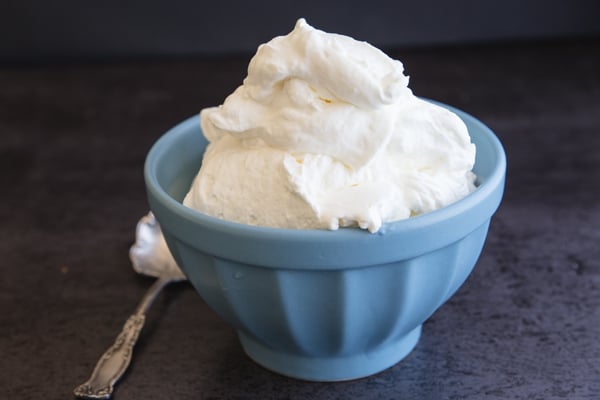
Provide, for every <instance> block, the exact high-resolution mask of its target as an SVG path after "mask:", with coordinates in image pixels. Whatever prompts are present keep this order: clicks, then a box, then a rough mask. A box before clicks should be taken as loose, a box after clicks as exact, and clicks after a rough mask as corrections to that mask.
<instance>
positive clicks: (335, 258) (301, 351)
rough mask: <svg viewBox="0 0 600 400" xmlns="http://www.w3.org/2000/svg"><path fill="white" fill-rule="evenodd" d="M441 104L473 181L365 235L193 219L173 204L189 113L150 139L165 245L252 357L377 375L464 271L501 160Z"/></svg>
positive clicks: (276, 365)
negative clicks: (461, 137)
mask: <svg viewBox="0 0 600 400" xmlns="http://www.w3.org/2000/svg"><path fill="white" fill-rule="evenodd" d="M438 104H439V103H438ZM442 106H444V107H447V108H449V109H451V110H452V111H454V112H456V113H457V114H458V115H459V116H460V118H462V119H463V121H464V122H465V123H466V125H467V127H468V129H469V134H470V136H471V140H472V141H473V143H475V145H476V146H477V156H476V162H475V167H474V172H475V174H476V175H477V177H478V179H477V184H478V188H477V189H476V190H475V191H474V192H473V193H471V194H470V195H468V196H466V197H465V198H463V199H461V200H459V201H457V202H455V203H453V204H451V205H449V206H447V207H444V208H442V209H439V210H436V211H433V212H430V213H427V214H424V215H421V216H417V217H413V218H410V219H407V220H403V221H397V222H391V223H386V224H384V225H383V227H382V229H381V230H380V231H379V232H377V233H375V234H371V233H369V232H367V231H363V230H360V229H358V228H343V229H339V230H337V231H329V230H293V229H275V228H265V227H256V226H249V225H243V224H239V223H234V222H228V221H223V220H220V219H217V218H213V217H210V216H208V215H203V214H201V213H199V212H197V211H194V210H192V209H189V208H187V207H185V206H183V205H182V204H181V201H182V199H183V197H184V196H185V194H186V192H187V191H188V189H189V187H190V185H191V182H192V180H193V178H194V176H195V175H196V173H197V171H198V168H199V167H200V164H201V160H202V154H203V152H204V149H205V147H206V145H207V142H206V140H205V138H204V136H203V134H202V131H201V129H200V123H199V118H198V117H197V116H196V117H192V118H190V119H188V120H186V121H183V122H182V123H180V124H179V125H177V126H175V127H174V128H172V129H171V130H169V131H168V132H167V133H165V134H164V135H163V136H162V137H161V138H160V139H159V140H158V141H157V142H156V143H155V144H154V146H153V147H152V149H151V150H150V152H149V154H148V156H147V159H146V164H145V181H146V186H147V192H148V199H149V203H150V208H151V210H152V211H153V212H154V214H155V216H156V218H157V219H158V221H159V222H160V224H161V226H162V230H163V233H164V235H165V239H166V241H167V244H168V246H169V249H170V250H171V252H172V253H173V256H174V257H175V259H176V261H177V262H178V264H179V265H180V266H181V268H182V269H183V270H184V272H185V274H186V275H187V276H188V278H189V280H190V282H191V283H192V285H193V286H194V287H195V289H196V290H197V291H198V293H199V294H200V296H201V297H202V298H203V299H204V300H205V301H206V303H207V304H208V305H209V306H210V307H211V308H212V309H213V310H214V311H215V312H216V313H217V314H219V315H220V316H221V317H222V318H223V319H224V320H225V321H227V322H228V323H229V324H231V326H233V327H234V328H235V329H236V330H237V332H238V335H239V338H240V341H241V344H242V346H243V348H244V350H245V351H246V353H247V354H248V355H249V356H250V357H251V358H252V359H253V360H255V361H256V362H257V363H258V364H260V365H263V366H264V367H266V368H268V369H270V370H273V371H275V372H278V373H281V374H283V375H287V376H291V377H295V378H300V379H305V380H313V381H337V380H346V379H353V378H359V377H364V376H368V375H371V374H374V373H377V372H379V371H382V370H384V369H386V368H388V367H390V366H392V365H394V364H395V363H397V362H398V361H400V360H401V359H402V358H404V357H405V356H406V355H407V354H408V353H410V351H411V350H412V349H413V348H414V347H415V345H416V344H417V342H418V340H419V337H420V334H421V326H422V324H423V322H425V321H426V320H427V319H428V318H429V317H430V316H431V315H432V314H433V313H434V312H435V311H436V310H437V309H438V308H439V307H440V306H441V305H442V304H444V302H446V301H447V300H448V299H449V298H450V296H452V295H453V294H454V293H455V292H456V290H457V289H458V288H459V287H460V285H461V284H462V283H463V282H464V281H465V279H466V278H467V276H468V275H469V274H470V272H471V271H472V269H473V267H474V265H475V263H476V261H477V259H478V257H479V255H480V252H481V250H482V247H483V244H484V241H485V238H486V234H487V231H488V226H489V223H490V218H491V217H492V214H493V213H494V212H495V211H496V209H497V208H498V206H499V204H500V201H501V198H502V194H503V189H504V179H505V170H506V158H505V154H504V151H503V148H502V145H501V143H500V142H499V140H498V139H497V138H496V136H495V135H494V133H493V132H492V131H491V130H490V129H489V128H488V127H486V126H485V125H484V124H482V123H481V122H479V121H478V120H476V119H475V118H474V117H472V116H470V115H468V114H466V113H464V112H462V111H460V110H457V109H454V108H451V107H449V106H445V105H442ZM448 334H451V332H449V333H448ZM203 345H207V344H203Z"/></svg>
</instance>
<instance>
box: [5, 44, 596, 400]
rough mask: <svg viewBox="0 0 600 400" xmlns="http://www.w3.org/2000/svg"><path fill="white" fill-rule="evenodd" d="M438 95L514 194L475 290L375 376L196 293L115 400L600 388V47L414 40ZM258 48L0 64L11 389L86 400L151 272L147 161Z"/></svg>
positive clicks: (424, 84)
mask: <svg viewBox="0 0 600 400" xmlns="http://www.w3.org/2000/svg"><path fill="white" fill-rule="evenodd" d="M390 53H391V55H393V56H394V57H396V58H399V59H401V60H402V61H403V62H404V64H405V68H406V70H407V73H408V74H409V75H410V76H411V87H412V88H413V91H414V92H415V93H416V94H417V95H420V96H424V97H429V98H434V99H437V100H440V101H443V102H446V103H449V104H452V105H455V106H457V107H459V108H462V109H464V110H466V111H468V112H470V113H471V114H473V115H475V116H476V117H478V118H480V119H481V120H483V121H484V122H485V123H487V124H488V125H489V126H490V127H491V128H492V129H493V130H494V131H495V132H496V133H497V134H498V136H499V137H500V139H501V140H502V142H503V143H504V145H505V148H506V152H507V156H508V178H507V186H506V194H505V198H504V202H503V204H502V206H501V208H500V209H499V211H498V212H497V214H496V215H495V217H494V219H493V222H492V225H491V228H490V233H489V236H488V240H487V243H486V246H485V248H484V251H483V254H482V256H481V258H480V260H479V262H478V264H477V266H476V268H475V270H474V272H473V273H472V275H471V276H470V277H469V279H468V280H467V282H466V283H465V285H464V286H463V287H462V288H461V289H460V290H459V291H458V292H457V294H456V295H455V296H454V297H453V298H452V299H451V300H450V301H449V302H448V303H447V304H446V305H444V306H443V307H441V309H440V310H438V311H437V312H436V313H435V314H434V315H433V317H432V318H431V319H430V320H428V321H427V322H426V323H425V325H424V330H423V335H422V338H421V340H420V342H419V344H418V346H417V347H416V349H415V350H414V351H413V352H412V353H411V354H410V355H409V356H408V357H407V358H406V359H404V360H403V361H402V362H400V363H399V364H397V365H396V366H394V367H392V368H390V369H388V370H386V371H384V372H382V373H380V374H377V375H375V376H372V377H369V378H365V379H360V380H356V381H351V382H343V383H309V382H301V381H296V380H293V379H288V378H285V377H281V376H278V375H276V374H273V373H271V372H269V371H266V370H264V369H263V368H261V367H259V366H257V365H255V364H254V363H253V362H252V361H250V360H249V359H248V358H247V357H246V356H245V355H244V354H243V352H242V349H241V347H240V345H239V344H238V341H237V339H236V335H235V333H234V331H233V330H232V329H231V328H230V327H228V326H227V325H225V323H223V322H222V321H221V320H219V319H218V317H216V316H215V314H213V312H212V311H211V310H210V309H209V308H208V307H207V306H206V304H205V303H204V302H203V301H202V300H201V298H200V297H199V296H198V295H197V294H196V293H195V292H194V291H193V290H192V289H190V288H189V287H188V286H187V285H185V284H180V285H176V286H173V287H170V288H168V290H166V292H164V293H163V294H162V295H161V297H160V298H159V299H158V301H157V303H156V304H155V307H154V308H153V309H152V310H151V313H150V316H149V322H148V325H147V327H146V328H147V329H145V330H144V331H143V333H142V335H141V339H140V342H139V344H138V346H137V347H136V349H135V358H134V361H133V363H132V366H131V369H130V371H129V372H128V373H127V375H126V376H125V377H124V379H123V380H122V381H121V383H120V385H119V386H118V388H117V390H116V393H115V399H400V398H402V399H599V398H600V340H599V339H598V337H599V335H600V244H599V243H600V42H599V41H594V40H592V41H587V42H569V43H543V44H518V45H509V44H505V45H494V46H476V47H465V48H443V49H411V50H405V51H393V52H390ZM248 60H249V57H232V58H228V59H214V60H208V61H206V60H182V61H176V62H154V63H148V62H133V63H121V64H88V65H70V66H61V65H52V66H43V67H21V68H19V67H4V68H0V188H1V190H2V197H1V202H0V221H1V223H0V393H2V396H3V397H5V398H10V399H34V398H40V399H41V398H44V399H68V398H71V397H72V395H71V391H72V389H73V387H74V386H75V385H76V384H78V383H81V382H82V381H84V380H85V379H87V377H88V376H89V374H90V372H91V370H92V369H93V366H94V364H95V362H96V360H97V358H98V356H99V355H100V354H102V352H103V351H104V350H105V349H106V348H107V346H109V345H110V344H111V343H112V341H113V340H114V338H115V335H116V334H117V333H118V332H119V330H120V329H121V326H122V324H123V323H124V321H125V319H126V318H127V316H128V315H129V314H130V313H131V312H132V311H133V310H134V308H135V306H136V304H137V302H138V301H139V299H140V298H141V297H142V295H143V293H144V292H145V290H146V289H147V288H148V286H149V285H150V284H151V282H152V280H151V279H149V278H145V277H141V276H139V275H136V274H135V273H134V272H133V270H132V269H131V266H130V262H129V259H128V256H127V253H128V249H129V246H130V245H131V244H132V240H133V235H134V226H135V224H136V222H137V220H138V218H139V217H141V216H142V215H143V214H144V213H145V212H146V210H147V207H148V206H147V203H146V199H145V191H144V183H143V179H142V166H143V162H144V157H145V154H146V152H147V151H148V149H149V148H150V146H151V144H152V143H153V142H154V141H155V140H156V139H157V138H158V137H159V135H161V134H162V133H163V132H164V131H165V130H166V129H167V128H169V127H170V126H172V125H174V124H175V123H177V122H178V121H180V120H182V119H184V118H186V117H188V116H190V115H193V114H195V113H197V112H198V110H199V109H200V108H202V107H205V106H209V105H216V104H219V103H220V102H222V100H223V99H224V97H225V96H226V95H227V94H228V93H229V92H231V91H232V90H233V89H234V88H235V87H236V86H237V85H238V84H240V82H241V80H242V79H243V77H244V76H245V68H246V64H247V62H248Z"/></svg>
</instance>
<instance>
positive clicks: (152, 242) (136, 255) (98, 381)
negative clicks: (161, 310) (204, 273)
mask: <svg viewBox="0 0 600 400" xmlns="http://www.w3.org/2000/svg"><path fill="white" fill-rule="evenodd" d="M135 236H136V241H135V244H134V245H133V246H131V249H130V251H129V258H130V259H131V263H132V264H133V269H135V271H136V272H137V273H140V274H144V275H150V276H154V277H156V278H158V279H157V280H156V281H155V282H154V284H152V286H151V287H150V289H148V291H147V292H146V294H145V295H144V298H143V299H142V301H141V302H140V304H139V305H138V307H137V309H136V311H135V313H134V314H132V315H131V316H130V317H129V319H127V322H125V326H123V330H122V331H121V333H120V334H119V336H117V339H116V340H115V343H114V344H113V345H112V346H111V347H110V348H109V349H108V350H106V352H105V353H104V354H103V355H102V357H100V359H99V360H98V363H97V364H96V368H94V372H92V376H91V377H90V379H88V380H87V382H85V383H83V384H81V385H79V386H77V387H76V388H75V390H74V391H73V393H74V394H75V396H76V397H78V398H81V399H109V398H110V396H111V395H112V392H113V389H114V386H115V384H116V383H117V381H118V380H119V378H121V376H123V374H124V373H125V371H126V370H127V367H128V366H129V363H130V362H131V357H132V354H133V346H135V343H136V342H137V339H138V336H139V334H140V331H141V330H142V327H143V326H144V320H145V318H146V312H147V311H148V309H149V308H150V306H151V305H152V302H153V301H154V299H155V298H156V296H157V295H158V293H159V292H160V290H161V289H162V288H164V287H165V286H166V285H168V284H169V283H172V282H178V281H183V280H185V279H186V277H185V275H184V274H183V273H182V272H181V270H180V269H179V267H178V266H177V263H176V262H175V260H174V259H173V256H172V255H171V252H170V251H169V249H168V247H167V244H166V243H165V239H164V237H163V235H162V231H161V229H160V225H159V224H158V221H156V219H155V218H154V215H153V214H152V213H148V214H147V215H145V216H144V217H142V218H141V219H140V221H139V222H138V224H137V227H136V232H135Z"/></svg>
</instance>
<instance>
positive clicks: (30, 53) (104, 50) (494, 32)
mask: <svg viewBox="0 0 600 400" xmlns="http://www.w3.org/2000/svg"><path fill="white" fill-rule="evenodd" d="M299 17H305V18H307V20H308V22H309V23H311V24H312V25H314V26H316V27H318V28H320V29H323V30H325V31H329V32H338V33H343V34H347V35H350V36H353V37H356V38H358V39H361V40H366V41H368V42H370V43H372V44H374V45H376V46H379V47H385V48H396V47H407V46H422V45H432V44H435V45H439V44H456V43H465V42H466V43H481V42H497V41H513V40H523V39H525V40H531V39H555V38H573V37H577V38H580V37H589V36H597V35H599V34H600V23H599V22H598V20H599V17H600V3H599V2H597V1H595V0H574V1H568V0H548V1H544V0H529V1H520V0H503V1H476V0H455V1H443V0H420V1H389V0H370V1H364V0H361V1H357V0H348V1H344V0H335V1H328V2H325V1H316V0H304V1H293V2H285V1H275V0H263V1H247V0H236V1H210V2H208V1H194V0H181V1H177V0H175V1H156V0H121V1H116V0H106V1H85V0H58V1H32V0H24V1H18V0H8V1H6V0H5V1H4V2H1V3H0V63H5V64H6V63H15V62H18V63H30V62H39V61H44V62H47V61H57V60H58V61H64V60H69V61H72V60H77V61H79V60H87V61H89V60H98V59H102V60H113V59H124V58H126V59H131V58H140V57H143V58H164V57H189V56H193V57H198V56H206V55H215V54H216V55H223V54H229V53H246V52H253V51H254V50H255V49H256V46H257V44H259V43H262V42H265V41H267V40H269V39H270V38H271V37H273V36H274V35H280V34H286V33H287V32H289V31H290V30H291V29H292V27H293V25H294V22H295V20H296V19H297V18H299Z"/></svg>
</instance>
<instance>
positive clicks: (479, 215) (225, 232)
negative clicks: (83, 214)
mask: <svg viewBox="0 0 600 400" xmlns="http://www.w3.org/2000/svg"><path fill="white" fill-rule="evenodd" d="M426 100H427V101H431V102H432V103H434V104H437V105H440V106H443V107H445V108H447V109H449V110H451V111H453V112H455V113H456V114H458V116H459V117H460V118H461V119H462V120H463V121H464V122H465V123H466V124H467V125H471V126H472V127H473V128H474V129H476V130H478V131H479V132H478V135H479V136H481V137H482V139H483V140H485V141H486V142H487V143H489V145H490V148H491V153H490V154H491V155H493V157H495V160H496V163H495V165H494V166H493V169H492V171H491V173H490V174H489V175H487V177H486V179H485V180H484V181H483V182H481V183H480V185H479V186H478V187H477V189H476V190H475V191H473V192H472V193H470V194H468V195H467V196H465V197H463V198H462V199H460V200H457V201H456V202H454V203H451V204H449V205H447V206H445V207H442V208H439V209H437V210H434V211H431V212H428V213H425V214H422V215H418V216H415V217H411V218H408V219H404V220H399V221H392V222H384V223H383V224H382V227H381V229H380V230H379V231H377V232H376V233H370V232H368V231H366V230H363V229H360V228H358V227H348V228H340V229H338V230H336V231H331V230H328V229H290V228H274V227H264V226H254V225H246V224H243V223H238V222H233V221H227V220H223V219H219V218H217V217H213V216H210V215H206V214H203V213H201V212H199V211H197V210H194V209H191V208H189V207H187V206H185V205H183V204H182V203H181V202H179V201H177V200H176V199H175V198H173V197H172V196H171V195H170V194H169V193H167V191H166V190H165V189H164V188H163V187H162V185H161V184H160V182H159V178H158V176H157V175H158V170H157V164H158V161H159V160H160V158H161V157H162V156H164V155H165V154H166V153H168V152H169V149H170V148H171V146H172V145H173V144H174V143H175V142H177V141H178V140H180V138H181V137H182V136H185V135H189V133H190V132H189V131H190V130H192V129H193V130H195V131H197V130H198V129H200V117H199V115H194V116H192V117H189V118H187V119H185V120H183V121H182V122H180V123H179V124H177V125H175V126H174V127H172V128H171V129H169V130H168V131H167V132H166V133H164V134H163V135H162V136H161V137H160V138H159V139H158V140H157V141H156V142H155V143H154V145H153V146H152V148H151V149H150V151H149V152H148V155H147V157H146V161H145V165H144V176H145V181H146V188H147V192H148V199H149V201H150V203H151V208H153V207H152V205H153V204H154V205H155V206H160V209H161V211H164V209H165V208H166V209H168V212H169V213H170V214H171V216H172V217H174V218H176V219H177V221H178V223H180V224H187V225H194V226H201V227H202V228H203V229H205V230H206V231H210V232H213V233H215V234H217V235H222V236H223V237H231V238H239V239H248V240H249V241H250V242H252V243H254V244H256V243H259V244H260V243H270V244H271V245H272V244H278V243H281V244H283V245H284V246H285V245H289V244H290V243H293V242H297V243H304V244H306V243H310V244H313V245H317V246H320V248H326V247H327V246H329V245H331V244H338V245H339V244H340V243H342V242H344V243H346V246H348V244H349V245H350V246H351V245H352V244H355V245H356V244H359V243H360V244H369V243H373V241H374V240H377V239H376V238H378V237H387V238H388V239H389V237H390V236H397V235H406V234H412V233H414V232H417V231H426V230H431V229H433V228H435V227H437V226H438V225H439V224H440V223H441V224H442V225H444V226H445V227H446V228H447V229H453V226H452V224H456V222H458V220H457V218H459V217H460V216H461V214H463V213H465V212H471V211H473V209H476V208H478V206H479V209H480V210H479V211H478V212H474V211H473V213H472V216H473V217H474V218H472V219H477V221H469V222H468V223H467V224H466V225H465V226H462V227H461V229H462V231H461V233H460V234H459V233H453V234H452V235H447V236H448V237H446V238H443V239H440V241H438V242H437V243H432V244H431V246H441V245H445V244H449V243H451V242H453V241H455V240H457V239H458V238H460V237H461V236H465V235H466V234H467V233H468V232H470V231H473V230H474V229H476V228H477V227H479V226H481V225H482V224H484V223H485V222H486V220H487V221H489V219H490V217H491V215H492V214H493V212H495V210H496V209H497V207H498V206H499V203H500V198H501V196H502V193H503V189H504V179H505V173H506V155H505V152H504V148H503V146H502V144H501V142H500V140H499V139H498V138H497V136H496V135H495V134H494V132H493V131H492V130H491V129H490V128H489V127H487V126H486V125H485V124H483V123H482V122H481V121H479V120H478V119H476V118H475V117H473V116H472V115H470V114H468V113H466V112H464V111H462V110H460V109H457V108H455V107H452V106H449V105H446V104H444V103H441V102H437V101H433V100H429V99H426ZM200 132H201V130H200ZM203 139H204V138H203ZM492 153H493V154H492ZM153 198H154V199H153ZM482 203H485V207H483V206H482ZM482 208H485V210H483V211H481V209H482ZM153 211H154V210H153ZM155 214H157V215H156V216H157V219H158V220H159V222H160V223H161V225H164V224H165V223H166V224H169V223H170V224H171V227H173V222H171V221H164V222H163V221H161V218H160V215H158V214H160V213H157V212H155ZM188 228H189V226H188ZM180 229H183V228H180V227H178V228H177V230H180ZM186 229H187V228H186ZM163 232H165V229H163ZM187 232H188V233H189V232H191V230H190V229H188V230H187ZM332 233H335V234H332ZM175 236H178V240H182V241H184V242H186V243H188V244H190V245H192V246H194V247H198V246H204V244H200V239H195V238H191V237H186V235H183V234H181V235H175ZM187 236H189V235H187ZM204 239H206V237H204ZM444 241H445V242H444ZM386 243H387V245H390V243H391V242H390V241H389V240H388V241H386ZM383 245H385V244H383ZM208 246H209V245H206V246H205V247H206V248H209V247H208ZM338 247H339V246H338ZM345 248H346V249H348V247H345ZM379 248H383V247H379ZM340 249H341V247H340ZM422 251H423V248H421V249H415V250H414V252H413V253H415V254H417V253H418V252H422ZM338 252H339V249H338ZM239 258H240V259H243V256H240V257H239ZM317 261H318V260H317ZM380 261H381V262H385V260H384V259H382V260H380ZM313 262H314V260H313ZM357 263H358V261H357Z"/></svg>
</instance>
